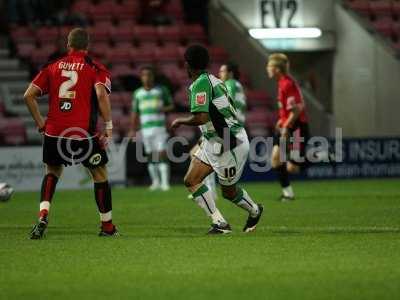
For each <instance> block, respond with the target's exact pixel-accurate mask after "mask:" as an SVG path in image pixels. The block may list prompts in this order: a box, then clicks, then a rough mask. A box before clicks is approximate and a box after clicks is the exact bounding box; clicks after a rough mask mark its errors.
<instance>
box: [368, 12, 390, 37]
mask: <svg viewBox="0 0 400 300" xmlns="http://www.w3.org/2000/svg"><path fill="white" fill-rule="evenodd" d="M373 26H374V28H375V29H376V30H377V31H378V32H379V33H381V34H383V35H384V36H386V37H391V36H392V33H393V31H392V27H393V20H392V17H383V18H380V19H378V20H377V21H375V22H374V23H373Z"/></svg>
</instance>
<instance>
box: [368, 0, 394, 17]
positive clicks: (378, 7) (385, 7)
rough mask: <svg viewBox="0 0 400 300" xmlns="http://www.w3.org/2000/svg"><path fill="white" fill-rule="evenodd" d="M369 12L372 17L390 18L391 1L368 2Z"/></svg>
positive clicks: (376, 0)
mask: <svg viewBox="0 0 400 300" xmlns="http://www.w3.org/2000/svg"><path fill="white" fill-rule="evenodd" d="M369 8H370V12H371V14H372V15H373V16H374V17H386V16H387V17H392V1H391V0H375V1H370V2H369Z"/></svg>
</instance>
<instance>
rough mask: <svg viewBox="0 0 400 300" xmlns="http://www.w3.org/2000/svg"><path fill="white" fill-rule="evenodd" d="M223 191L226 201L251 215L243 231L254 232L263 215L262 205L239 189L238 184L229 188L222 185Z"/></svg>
mask: <svg viewBox="0 0 400 300" xmlns="http://www.w3.org/2000/svg"><path fill="white" fill-rule="evenodd" d="M221 189H222V196H223V197H224V198H225V199H227V200H229V201H231V202H232V203H234V204H235V205H237V206H239V207H240V208H243V209H244V210H246V211H247V212H248V213H249V217H248V218H247V222H246V224H245V226H244V227H243V231H244V232H251V231H254V230H255V229H256V226H257V223H258V222H259V221H260V218H261V215H262V213H263V210H264V208H263V206H262V205H261V204H256V203H255V202H254V201H253V199H251V197H250V195H249V194H248V193H247V192H246V190H244V189H242V188H240V187H238V186H237V185H236V184H234V185H229V186H226V185H221Z"/></svg>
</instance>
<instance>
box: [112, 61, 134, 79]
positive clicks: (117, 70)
mask: <svg viewBox="0 0 400 300" xmlns="http://www.w3.org/2000/svg"><path fill="white" fill-rule="evenodd" d="M111 75H112V77H113V78H116V77H119V76H128V75H136V74H135V69H133V68H132V67H130V66H128V65H126V64H117V65H116V64H114V65H113V68H112V70H111Z"/></svg>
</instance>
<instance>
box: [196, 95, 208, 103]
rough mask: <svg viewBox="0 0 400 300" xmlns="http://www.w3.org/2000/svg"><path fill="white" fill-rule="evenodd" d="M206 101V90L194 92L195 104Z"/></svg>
mask: <svg viewBox="0 0 400 300" xmlns="http://www.w3.org/2000/svg"><path fill="white" fill-rule="evenodd" d="M206 102H207V93H206V92H202V93H197V94H196V104H198V105H205V104H206Z"/></svg>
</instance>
